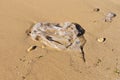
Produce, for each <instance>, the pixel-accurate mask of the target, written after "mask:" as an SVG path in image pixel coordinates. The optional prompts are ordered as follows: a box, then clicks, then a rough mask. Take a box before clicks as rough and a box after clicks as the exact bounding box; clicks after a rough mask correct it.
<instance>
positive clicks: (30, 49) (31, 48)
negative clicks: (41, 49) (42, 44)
mask: <svg viewBox="0 0 120 80" xmlns="http://www.w3.org/2000/svg"><path fill="white" fill-rule="evenodd" d="M36 48H37V46H30V47H29V48H28V49H27V51H28V52H30V51H32V50H34V49H36Z"/></svg>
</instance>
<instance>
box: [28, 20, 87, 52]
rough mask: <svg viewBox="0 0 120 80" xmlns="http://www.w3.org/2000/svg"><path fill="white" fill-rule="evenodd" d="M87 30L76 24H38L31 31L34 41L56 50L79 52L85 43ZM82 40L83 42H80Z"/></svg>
mask: <svg viewBox="0 0 120 80" xmlns="http://www.w3.org/2000/svg"><path fill="white" fill-rule="evenodd" d="M84 33H85V30H84V29H83V28H82V27H81V26H80V25H79V24H76V23H71V22H65V23H60V24H55V23H47V22H44V23H37V24H35V25H34V26H33V27H32V28H31V30H30V34H29V35H30V36H31V38H32V39H33V40H41V41H42V43H44V44H45V45H47V46H49V47H52V48H56V49H60V50H63V49H68V50H79V49H80V46H83V45H84V43H85V38H84V36H83V34H84ZM81 39H82V41H80V40H81Z"/></svg>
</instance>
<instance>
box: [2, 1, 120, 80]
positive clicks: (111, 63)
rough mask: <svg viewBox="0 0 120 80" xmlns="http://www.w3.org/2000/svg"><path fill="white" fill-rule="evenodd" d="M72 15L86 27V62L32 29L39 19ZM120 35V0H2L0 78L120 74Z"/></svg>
mask: <svg viewBox="0 0 120 80" xmlns="http://www.w3.org/2000/svg"><path fill="white" fill-rule="evenodd" d="M96 8H98V9H96ZM109 12H113V13H115V14H116V16H115V17H114V18H113V19H112V21H111V20H110V22H105V16H106V15H107V14H108V13H109ZM66 21H70V22H75V23H78V24H80V25H81V26H82V27H83V28H84V29H85V35H84V36H85V38H86V44H85V46H84V52H85V58H86V62H83V60H82V59H81V54H80V53H78V52H71V51H70V52H66V51H59V50H55V49H52V48H49V47H47V46H45V45H44V44H41V43H40V42H36V41H33V40H32V39H31V38H30V37H29V36H27V35H26V30H27V29H29V28H30V27H31V26H33V25H34V24H35V23H38V22H52V23H61V22H66ZM99 39H101V40H102V39H105V40H104V41H98V40H99ZM119 40H120V1H119V0H0V80H120V41H119ZM31 46H37V47H36V48H35V49H34V50H31V51H29V52H28V51H27V49H29V48H30V47H31Z"/></svg>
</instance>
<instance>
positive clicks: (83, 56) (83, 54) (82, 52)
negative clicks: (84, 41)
mask: <svg viewBox="0 0 120 80" xmlns="http://www.w3.org/2000/svg"><path fill="white" fill-rule="evenodd" d="M80 49H81V54H82V58H83V61H84V62H86V59H85V53H84V50H83V47H82V46H80Z"/></svg>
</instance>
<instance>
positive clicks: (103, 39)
mask: <svg viewBox="0 0 120 80" xmlns="http://www.w3.org/2000/svg"><path fill="white" fill-rule="evenodd" d="M105 40H106V38H98V39H97V41H98V42H100V43H101V42H104V41H105Z"/></svg>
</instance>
